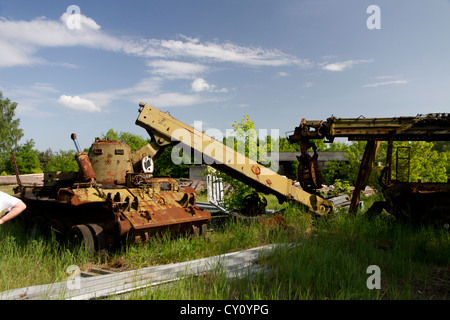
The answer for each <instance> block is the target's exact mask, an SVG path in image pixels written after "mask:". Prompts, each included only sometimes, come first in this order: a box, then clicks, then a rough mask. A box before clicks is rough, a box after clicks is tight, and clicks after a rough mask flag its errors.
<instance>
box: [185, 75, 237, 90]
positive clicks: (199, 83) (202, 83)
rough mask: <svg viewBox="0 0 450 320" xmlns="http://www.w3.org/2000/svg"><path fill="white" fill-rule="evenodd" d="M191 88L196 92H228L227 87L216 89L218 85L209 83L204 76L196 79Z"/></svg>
mask: <svg viewBox="0 0 450 320" xmlns="http://www.w3.org/2000/svg"><path fill="white" fill-rule="evenodd" d="M191 89H192V90H193V91H195V92H202V91H209V92H228V90H227V89H226V88H222V89H216V86H215V85H213V84H209V83H208V82H206V80H205V79H203V78H197V79H195V80H194V81H193V82H192V84H191Z"/></svg>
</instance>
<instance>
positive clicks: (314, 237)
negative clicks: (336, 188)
mask: <svg viewBox="0 0 450 320" xmlns="http://www.w3.org/2000/svg"><path fill="white" fill-rule="evenodd" d="M269 203H271V202H270V201H269ZM277 206H279V205H278V204H273V208H275V209H277V208H279V207H277ZM282 207H283V208H285V210H284V212H283V217H284V220H285V225H279V226H268V225H264V226H263V225H262V224H260V223H257V222H252V223H243V222H240V221H235V220H227V221H226V222H225V223H223V224H221V225H219V226H216V227H215V228H214V229H213V230H212V231H211V232H209V233H208V234H207V235H206V236H205V237H185V236H178V237H173V236H170V235H168V234H165V235H161V236H155V237H153V238H152V239H151V240H150V241H149V242H148V243H145V244H127V245H124V246H123V247H122V248H121V249H119V250H118V251H115V252H108V253H104V252H103V253H98V254H95V255H91V256H89V255H88V254H86V253H85V252H84V251H83V250H82V249H81V248H79V249H76V250H74V251H69V250H67V249H66V248H65V247H64V246H61V245H59V244H58V243H56V242H55V241H53V240H52V239H50V240H49V239H45V238H43V237H41V236H39V235H28V234H25V232H24V231H23V229H22V228H21V226H20V224H19V223H18V222H16V221H11V222H9V223H7V224H4V225H2V226H1V227H0V255H1V257H2V259H1V260H0V268H1V269H0V270H2V272H1V273H0V291H5V290H9V289H13V288H19V287H25V286H32V285H37V284H44V283H52V282H58V281H65V280H66V279H67V277H68V274H66V270H67V268H68V267H69V266H70V265H77V266H79V267H80V268H81V270H84V271H87V270H89V268H91V267H94V266H95V267H103V268H109V269H112V270H114V271H123V270H131V269H136V268H142V267H148V266H154V265H161V264H167V263H172V262H181V261H187V260H192V259H199V258H203V257H208V256H213V255H218V254H224V253H228V252H233V251H237V250H243V249H248V248H251V247H256V246H261V245H265V244H269V243H301V245H299V246H296V247H293V248H290V249H287V248H286V249H277V250H275V251H274V252H273V254H271V255H270V256H268V257H264V258H263V257H261V259H259V261H258V263H259V264H260V265H262V266H263V267H265V270H266V273H264V274H263V273H261V274H257V275H256V276H255V277H253V278H244V279H227V278H226V277H225V274H224V273H223V272H222V271H221V270H216V271H213V272H211V273H209V274H206V275H204V276H199V277H191V278H188V279H185V280H182V281H178V282H176V283H174V284H172V285H170V286H168V287H164V286H163V287H160V288H157V289H154V290H141V291H139V292H136V293H135V294H131V295H128V296H127V299H220V300H221V299H241V300H243V299H256V300H259V299H264V300H272V299H276V300H292V299H344V300H348V299H370V300H372V299H448V298H449V295H448V293H449V291H450V290H449V288H450V287H449V283H450V279H449V275H450V272H449V270H450V268H449V267H450V241H449V240H450V236H449V233H448V230H446V229H435V228H432V227H421V228H418V227H413V226H409V225H407V224H400V223H398V222H396V221H395V219H393V218H392V217H391V216H389V215H381V216H379V217H377V218H375V219H373V220H369V219H367V218H365V217H364V216H363V215H362V214H361V213H358V214H357V215H356V216H350V215H348V214H346V213H339V214H336V215H333V216H331V217H329V218H327V219H323V218H321V219H316V218H314V219H312V218H311V217H310V215H309V214H308V213H305V212H304V211H302V210H301V209H300V208H299V207H297V206H294V205H289V206H287V205H286V204H283V205H282ZM370 265H377V266H379V268H380V270H381V289H380V290H377V289H374V290H370V289H368V288H367V286H366V281H367V278H368V277H369V276H370V274H368V273H366V271H367V267H368V266H370Z"/></svg>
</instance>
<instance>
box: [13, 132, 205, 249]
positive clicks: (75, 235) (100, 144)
mask: <svg viewBox="0 0 450 320" xmlns="http://www.w3.org/2000/svg"><path fill="white" fill-rule="evenodd" d="M72 139H73V140H74V142H75V145H76V148H77V151H78V153H77V154H76V160H77V162H78V165H79V168H80V170H79V172H72V173H68V172H53V173H52V172H50V173H45V175H44V185H43V186H42V187H34V186H22V187H21V188H20V189H21V193H20V198H21V199H22V200H23V201H24V202H25V203H26V205H27V209H26V210H25V212H24V213H23V214H22V215H21V218H22V219H23V220H24V222H25V224H26V225H34V226H36V225H37V226H39V227H42V228H43V229H44V231H49V230H53V231H54V234H56V236H59V237H61V238H67V237H68V238H69V240H71V241H81V242H84V243H85V245H86V247H87V248H88V250H90V251H95V250H101V249H112V248H114V247H116V246H117V245H118V244H119V243H121V241H122V240H126V239H128V240H130V239H131V240H132V241H135V242H145V241H147V240H148V239H149V237H150V236H152V235H154V234H155V233H157V232H164V231H166V230H168V231H170V232H175V233H202V232H204V231H205V230H206V224H207V223H208V222H209V221H210V219H211V215H210V213H209V212H208V211H206V210H204V209H202V208H199V207H198V206H197V205H196V192H195V191H194V189H192V188H190V187H180V186H179V185H178V183H177V181H176V180H175V179H172V178H167V177H161V178H157V177H153V176H152V172H153V160H152V158H151V157H150V156H148V155H145V154H144V155H142V157H141V155H137V154H134V155H133V154H132V152H131V151H130V147H129V146H128V145H127V144H125V143H122V142H117V141H110V140H101V139H99V138H96V139H95V142H94V143H93V144H92V146H91V147H90V149H89V152H88V153H86V152H83V151H81V150H80V147H79V145H78V142H77V139H76V135H75V134H72ZM133 156H134V157H133ZM133 159H134V160H135V162H133ZM136 159H138V160H136Z"/></svg>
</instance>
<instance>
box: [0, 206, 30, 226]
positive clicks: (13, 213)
mask: <svg viewBox="0 0 450 320" xmlns="http://www.w3.org/2000/svg"><path fill="white" fill-rule="evenodd" d="M26 207H27V206H26V205H25V203H23V202H22V201H19V202H17V203H16V204H15V205H14V206H13V207H12V208H11V210H9V212H8V213H7V214H5V215H4V216H3V217H2V218H1V219H0V225H1V224H3V223H5V222H6V221H9V220H11V219H12V218H15V217H17V216H18V215H19V214H21V213H22V211H23V210H25V208H26Z"/></svg>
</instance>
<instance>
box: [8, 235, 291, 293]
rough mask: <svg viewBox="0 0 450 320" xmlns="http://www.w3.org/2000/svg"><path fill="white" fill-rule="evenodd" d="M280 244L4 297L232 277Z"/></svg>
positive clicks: (253, 268) (254, 268)
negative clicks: (214, 274) (210, 275)
mask: <svg viewBox="0 0 450 320" xmlns="http://www.w3.org/2000/svg"><path fill="white" fill-rule="evenodd" d="M280 246H286V245H280V244H272V245H266V246H262V247H257V248H252V249H248V250H242V251H238V252H232V253H228V254H223V255H217V256H213V257H209V258H203V259H198V260H193V261H187V262H180V263H173V264H168V265H163V266H156V267H149V268H143V269H139V270H132V271H125V272H118V273H113V274H105V275H98V276H92V277H78V278H77V279H76V280H77V281H79V282H78V284H76V283H75V284H76V285H75V286H73V285H72V286H68V281H65V282H57V283H51V284H44V285H37V286H32V287H26V288H20V289H12V290H8V291H4V292H0V299H1V300H57V299H59V300H89V299H99V298H106V297H109V296H113V295H119V294H124V293H128V292H131V291H135V290H139V289H143V288H148V287H154V286H158V285H161V284H167V283H171V282H174V281H177V280H180V279H184V278H187V277H192V276H199V275H202V274H204V273H206V272H211V271H215V270H219V271H220V270H224V271H225V272H226V275H227V276H228V277H242V276H246V275H248V274H249V273H250V274H251V273H252V272H260V271H261V266H258V265H256V264H255V263H256V262H257V260H258V257H259V256H260V255H261V254H267V253H270V252H271V251H273V250H274V249H275V248H277V247H280Z"/></svg>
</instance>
